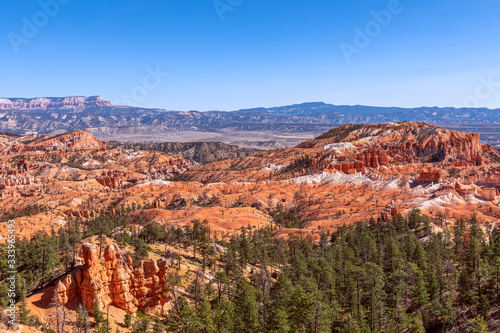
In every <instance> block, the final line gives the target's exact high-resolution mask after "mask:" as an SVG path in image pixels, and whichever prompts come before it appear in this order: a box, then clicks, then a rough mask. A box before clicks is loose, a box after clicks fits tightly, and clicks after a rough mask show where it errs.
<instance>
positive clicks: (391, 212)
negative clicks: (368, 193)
mask: <svg viewBox="0 0 500 333" xmlns="http://www.w3.org/2000/svg"><path fill="white" fill-rule="evenodd" d="M396 215H398V207H397V206H395V205H394V202H391V203H390V204H388V205H387V206H385V208H384V209H383V210H382V212H381V213H380V218H381V219H382V221H384V222H386V221H388V220H389V219H391V218H392V217H393V216H396Z"/></svg>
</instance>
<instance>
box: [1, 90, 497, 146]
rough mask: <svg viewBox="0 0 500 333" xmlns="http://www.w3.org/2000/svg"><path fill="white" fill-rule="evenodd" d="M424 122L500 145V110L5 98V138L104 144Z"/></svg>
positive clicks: (281, 140)
mask: <svg viewBox="0 0 500 333" xmlns="http://www.w3.org/2000/svg"><path fill="white" fill-rule="evenodd" d="M397 121H423V122H427V123H429V124H436V125H441V126H445V127H449V128H453V129H460V130H463V131H472V132H479V133H481V134H482V140H483V142H487V143H491V144H498V143H500V128H499V127H500V126H498V124H500V109H494V110H492V109H485V108H482V109H473V108H462V109H456V108H437V107H421V108H414V109H408V108H396V107H371V106H361V105H354V106H343V105H331V104H325V103H321V102H318V103H304V104H299V105H290V106H282V107H274V108H256V109H246V110H238V111H232V112H223V111H209V112H198V111H189V112H184V111H166V110H161V109H146V108H138V107H124V106H113V105H111V104H110V103H109V102H106V101H104V100H103V99H102V98H100V97H98V96H92V97H66V98H37V99H6V98H4V99H0V131H8V132H13V133H16V134H23V133H25V132H27V131H35V132H40V133H63V132H67V131H71V130H76V129H85V128H87V129H90V131H91V132H92V133H94V134H95V135H96V136H97V137H98V138H100V139H104V140H119V141H130V142H140V141H142V142H162V141H222V142H225V143H235V144H242V143H243V144H245V143H252V144H247V145H250V146H257V147H264V146H266V145H267V146H273V145H276V146H280V145H281V146H289V145H294V144H296V143H298V142H301V141H304V139H307V138H312V137H313V136H315V135H319V134H321V133H323V132H325V131H326V130H328V129H330V128H331V127H334V126H338V125H341V124H370V123H387V122H397Z"/></svg>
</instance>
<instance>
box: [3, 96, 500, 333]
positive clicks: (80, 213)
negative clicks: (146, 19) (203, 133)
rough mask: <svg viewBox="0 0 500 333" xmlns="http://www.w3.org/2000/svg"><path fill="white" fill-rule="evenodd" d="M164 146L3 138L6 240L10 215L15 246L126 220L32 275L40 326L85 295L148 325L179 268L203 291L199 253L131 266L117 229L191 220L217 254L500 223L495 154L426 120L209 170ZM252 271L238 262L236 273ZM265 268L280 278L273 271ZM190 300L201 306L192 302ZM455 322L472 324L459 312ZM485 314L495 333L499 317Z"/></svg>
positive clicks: (159, 249) (167, 307)
mask: <svg viewBox="0 0 500 333" xmlns="http://www.w3.org/2000/svg"><path fill="white" fill-rule="evenodd" d="M94 102H95V101H94ZM102 103H104V102H102ZM103 105H104V106H106V104H103ZM141 148H144V149H141ZM159 148H161V147H158V150H155V148H154V147H152V146H144V147H141V145H137V144H135V145H122V144H117V143H116V142H114V143H113V142H103V141H100V140H98V139H96V137H95V136H94V135H93V134H92V133H91V132H90V131H88V130H77V131H73V132H69V133H65V134H60V135H50V134H29V135H23V136H19V135H16V134H10V133H3V134H1V135H0V197H1V201H0V212H1V216H0V221H1V222H2V223H0V237H2V239H3V240H6V237H7V236H8V234H7V232H8V226H7V223H6V222H7V221H8V220H12V219H14V220H15V221H16V232H17V237H18V239H22V238H25V239H26V241H27V242H28V243H29V241H30V240H31V239H38V237H40V235H41V234H42V233H43V232H46V233H47V235H56V234H58V233H59V234H61V232H62V231H64V230H69V229H68V228H70V227H71V226H72V225H73V224H74V223H79V224H80V225H81V226H80V227H81V228H83V226H86V227H88V228H90V229H92V228H93V226H94V225H97V224H98V222H99V221H100V222H99V223H102V221H111V220H113V221H118V220H119V221H125V220H126V221H127V223H126V224H124V225H120V226H119V227H116V228H115V229H113V228H109V230H108V229H106V230H105V231H103V230H101V231H96V230H97V229H95V230H94V229H92V230H93V232H89V233H87V234H85V233H82V237H83V238H82V239H80V240H78V242H75V243H74V244H73V248H72V251H73V253H74V255H72V258H69V259H68V258H67V257H64V258H66V259H64V260H66V261H65V262H64V260H62V259H61V260H60V266H58V265H57V264H54V266H53V267H52V270H53V272H52V274H49V277H47V272H44V273H42V275H41V278H39V279H36V278H35V277H33V276H31V277H30V279H31V281H30V287H29V288H27V294H28V299H27V306H28V308H29V309H30V311H31V312H30V313H31V315H36V316H37V318H38V319H39V321H40V324H39V326H38V329H42V328H43V327H45V328H47V327H48V326H47V325H48V324H47V323H48V322H49V321H50V320H49V319H48V318H49V312H50V311H51V309H53V307H54V304H56V305H57V304H58V305H57V306H61V307H64V306H66V307H67V309H68V310H67V311H69V312H68V313H69V314H68V318H76V316H77V311H76V310H77V308H78V304H79V303H81V302H82V301H84V303H85V304H86V305H87V310H88V311H89V312H90V314H94V315H95V311H94V308H93V307H92V306H90V304H93V303H94V299H95V297H97V298H98V299H99V302H100V303H99V304H100V306H98V307H99V308H101V309H102V311H104V312H106V307H108V306H109V307H110V308H111V310H110V311H111V312H110V316H111V317H112V320H110V325H111V326H112V331H113V332H114V331H115V330H116V329H119V330H121V331H122V332H127V331H129V330H130V328H128V327H127V326H126V325H124V324H121V323H122V322H123V320H124V316H125V314H126V313H133V314H135V313H136V311H140V312H141V313H142V314H146V315H149V316H151V317H155V315H156V314H159V313H167V312H168V311H173V310H172V309H173V308H174V310H175V308H176V307H178V300H177V298H176V297H178V296H177V295H176V291H175V290H176V289H175V288H172V287H171V285H174V282H172V276H170V278H169V272H172V271H174V270H176V269H179V271H180V272H182V274H187V276H188V275H189V274H191V276H190V277H188V278H187V280H188V281H190V282H193V281H196V283H198V276H199V275H197V274H198V273H196V274H194V273H193V272H195V271H200V269H201V267H203V270H204V269H205V261H203V264H201V262H199V261H198V260H197V259H196V256H197V254H196V251H197V248H196V246H195V247H193V248H192V247H190V246H187V247H182V246H176V245H175V244H172V243H168V242H167V243H159V244H151V246H150V247H149V248H148V249H147V250H146V253H145V254H144V255H143V256H142V258H138V260H135V259H134V262H133V260H132V259H131V257H128V258H127V256H125V255H124V254H123V253H125V252H130V253H132V254H133V253H134V252H138V249H139V247H138V246H135V248H134V246H131V245H126V244H124V243H121V241H120V240H119V239H120V237H121V236H120V237H119V235H123V234H129V235H132V236H133V235H135V234H136V233H139V232H142V231H144V228H145V227H146V226H148V225H149V226H150V225H156V226H160V227H161V228H163V230H190V229H189V228H190V226H191V225H192V223H193V221H195V220H196V221H203V225H204V228H207V229H206V230H208V232H209V234H210V239H213V242H214V243H213V246H214V247H215V248H216V249H218V248H219V247H221V245H215V243H216V242H217V241H220V242H224V241H226V240H229V239H231V237H240V236H241V234H242V232H244V230H247V231H246V232H255V231H258V230H263V229H265V230H269V231H270V237H271V239H273V240H275V241H277V240H278V239H283V240H288V241H290V240H293V239H295V238H296V237H300V238H301V239H302V238H308V239H310V240H311V242H312V243H311V244H313V246H317V245H318V244H323V245H324V244H325V243H324V240H325V237H327V235H328V237H330V235H335V234H338V233H339V230H344V229H343V228H345V226H354V225H355V224H356V223H357V222H358V221H365V222H368V221H372V223H374V221H379V222H380V223H391V221H396V220H398V219H399V218H400V217H401V218H403V217H407V216H410V215H411V214H415V212H417V210H418V214H419V216H420V214H421V215H422V216H427V217H428V225H427V228H429V230H430V231H429V232H430V233H434V234H437V233H440V232H441V233H443V234H446V233H447V232H452V231H453V230H454V228H455V226H456V225H457V224H460V223H463V221H465V220H469V219H471V218H472V216H475V219H476V220H477V222H478V225H479V226H480V228H481V229H482V230H483V232H484V234H485V235H487V237H489V236H488V235H491V232H492V230H493V229H494V228H495V227H496V225H497V222H498V221H500V206H499V201H498V200H499V198H500V197H499V188H500V153H499V152H498V151H497V150H496V149H494V148H492V147H491V146H489V145H486V144H482V143H481V141H480V135H479V134H474V133H465V132H460V131H455V130H449V129H444V128H441V127H436V126H431V125H428V124H426V123H422V122H399V123H386V124H373V125H343V126H340V127H336V128H334V129H331V130H329V131H327V132H325V133H324V134H322V135H320V136H319V137H317V138H315V139H313V140H309V141H304V142H302V143H300V144H298V145H297V146H295V147H293V148H281V149H271V150H247V151H245V152H242V153H234V152H233V154H232V155H231V152H229V153H228V154H224V153H222V154H220V156H216V157H213V156H212V155H210V157H209V160H208V161H210V162H209V163H207V162H208V161H207V157H206V156H205V155H203V156H205V157H204V158H199V159H198V160H193V154H191V155H184V157H180V156H177V155H171V154H168V153H165V152H162V151H159V150H161V149H159ZM169 149H171V148H169ZM221 149H222V150H223V149H224V147H221ZM232 156H234V157H232ZM228 157H229V158H228ZM96 221H97V222H96ZM106 223H108V225H111V222H106ZM113 223H114V222H113ZM113 226H114V224H113ZM467 228H469V227H467ZM78 230H79V229H78ZM467 230H469V229H467ZM172 232H173V231H172ZM426 237H427V239H428V238H429V237H430V236H429V234H427V235H426ZM58 239H59V238H58ZM332 239H333V238H332ZM145 241H146V243H149V242H147V239H146V238H145ZM153 243H154V242H153ZM92 244H94V245H92ZM221 244H222V243H221ZM323 245H322V246H323ZM218 246H219V247H218ZM70 248H71V247H70ZM175 252H176V253H175ZM76 253H78V255H77V254H76ZM167 253H174V254H176V256H170V257H169V256H167ZM59 255H62V254H59ZM76 257H78V258H77V259H75V258H76ZM132 257H134V256H133V255H132ZM172 258H175V260H174V259H172ZM139 259H141V260H142V261H141V260H139ZM143 259H150V260H145V261H144V260H143ZM75 260H76V261H77V262H76V263H75ZM215 262H216V263H217V260H215ZM259 267H260V268H259V269H260V272H262V269H263V268H262V266H259ZM279 267H280V266H277V267H276V271H278V272H279V271H280V270H281V268H279ZM20 269H21V270H22V269H23V267H20ZM256 269H257V266H255V267H253V268H252V267H251V266H248V268H246V266H245V268H244V269H243V274H244V275H246V276H250V275H251V274H253V273H254V272H255V270H256ZM283 269H284V268H283ZM271 273H272V268H271ZM271 273H270V275H272V276H273V278H272V281H276V278H277V276H278V275H273V274H271ZM275 273H276V272H275ZM200 274H201V273H200ZM203 274H205V273H203ZM207 274H208V273H207ZM443 274H444V273H443ZM44 277H45V279H44ZM25 278H26V275H25ZM207 279H209V280H211V279H213V277H209V278H207ZM151 281H154V282H151ZM155 286H156V287H155ZM179 290H180V291H178V293H179V294H182V295H187V294H189V293H190V291H188V290H187V289H179ZM195 290H196V289H195ZM264 294H265V292H264ZM54 295H56V299H57V302H54V301H53V299H54ZM96 295H97V296H96ZM358 296H359V295H358ZM174 298H175V299H174ZM187 298H188V299H189V297H187ZM192 300H193V302H197V298H196V296H195V297H194V298H193V299H192ZM179 302H180V301H179ZM492 302H493V301H492ZM342 304H343V302H340V305H342ZM492 304H493V303H492ZM197 306H198V305H196V307H197ZM373 306H374V305H373V303H372V308H371V309H372V310H370V311H373ZM109 307H108V309H109ZM179 311H180V310H179ZM363 311H368V310H367V308H365V309H364V310H363ZM63 312H64V311H63ZM461 314H463V316H465V317H467V316H468V317H467V318H469V319H470V318H473V317H474V316H472V315H470V314H467V313H466V312H465V310H464V312H463V313H461ZM424 317H425V316H424ZM459 317H460V316H459ZM138 318H141V317H137V318H134V319H133V320H136V321H137V322H138V321H139V319H138ZM341 318H342V320H341V321H342V322H343V323H344V324H345V322H347V321H349V320H348V319H346V318H349V317H342V316H341ZM373 318H374V317H373V316H372V323H371V325H372V329H375V328H374V327H376V325H378V324H376V323H375V322H374V319H373ZM488 318H489V319H488V325H490V327H494V325H496V321H495V320H497V319H494V318H491V317H488ZM424 319H425V318H424ZM68 320H69V319H68ZM75 320H76V319H75ZM92 320H93V319H92ZM424 321H425V320H424ZM42 322H43V324H42ZM58 323H59V322H58ZM344 324H342V325H344ZM43 325H45V326H43ZM57 325H59V324H57ZM311 325H312V324H311ZM332 325H333V324H332ZM339 325H340V324H339ZM342 325H340V326H342ZM345 325H347V324H345ZM380 325H383V324H380ZM387 325H389V324H387ZM425 325H427V323H426V324H425ZM429 325H430V324H429ZM433 325H434V324H433ZM435 325H438V324H435ZM450 325H451V324H450ZM35 326H36V325H35ZM340 326H339V327H340ZM41 327H42V328H41ZM57 327H58V329H59V326H57ZM68 327H69V325H68V326H67V327H66V330H67V331H76V330H73V329H70V328H68ZM307 327H310V326H307ZM315 327H316V326H315ZM342 327H343V326H342ZM377 327H378V330H381V331H384V330H383V329H382V328H381V327H382V326H377ZM387 327H388V326H387ZM426 327H427V326H426ZM25 329H26V331H28V328H25ZM63 331H64V330H63ZM180 331H182V330H179V332H180ZM185 331H186V332H188V331H189V332H195V331H196V330H191V331H190V330H185ZM306 331H307V330H306Z"/></svg>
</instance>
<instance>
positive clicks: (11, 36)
mask: <svg viewBox="0 0 500 333" xmlns="http://www.w3.org/2000/svg"><path fill="white" fill-rule="evenodd" d="M55 1H60V3H59V2H57V4H58V7H59V8H56V6H54V2H55ZM44 4H46V5H44ZM44 7H45V9H44ZM47 8H48V9H47ZM499 12H500V3H499V2H498V0H482V1H476V2H473V1H465V0H464V1H456V0H455V1H451V0H440V1H430V0H413V1H410V0H401V1H399V4H398V1H397V0H391V1H387V0H384V1H380V0H366V1H353V0H335V1H333V0H300V1H299V0H216V1H213V0H191V1H190V0H143V1H138V0H137V1H131V0H42V1H35V0H23V1H19V0H3V1H2V10H1V11H0V91H1V92H0V96H2V97H37V96H67V95H84V96H87V95H101V96H103V98H105V99H108V100H111V101H114V102H115V103H118V104H132V105H141V106H145V107H159V108H165V109H169V110H214V109H218V110H235V109H240V108H249V107H258V106H266V107H271V106H280V105H288V104H294V103H301V102H312V101H324V102H327V103H333V104H365V105H375V106H403V107H416V106H481V107H490V108H500V52H499V51H500V42H499V38H500V23H499V22H500V21H499V20H498V13H499ZM373 13H377V15H379V16H380V17H382V18H383V20H382V19H380V18H379V21H377V20H376V19H375V16H377V15H375V16H374V14H373ZM381 13H382V14H381ZM384 13H385V14H387V13H389V16H387V15H385V16H384V15H383V14H384ZM49 14H50V15H49ZM379 22H381V23H382V24H381V23H379ZM30 25H32V27H34V28H35V29H36V30H37V31H35V32H34V31H33V30H30V29H29V26H30ZM27 26H28V27H27ZM370 29H371V30H370ZM357 31H358V32H359V31H361V33H362V34H365V35H366V34H367V33H368V34H367V35H366V36H364V38H363V37H359V36H357V34H358V32H357ZM356 38H357V39H356ZM346 45H348V46H346ZM343 49H344V51H343ZM346 49H347V50H351V51H352V50H356V52H351V53H350V55H349V56H348V57H346V56H345V54H344V53H345V50H346ZM348 53H349V52H348ZM154 71H160V72H161V74H160V75H159V76H158V75H156V79H155V78H154V77H153V76H151V74H150V72H154ZM165 73H168V76H167V75H166V74H165Z"/></svg>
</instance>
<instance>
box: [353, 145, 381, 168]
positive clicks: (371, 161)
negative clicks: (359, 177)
mask: <svg viewBox="0 0 500 333" xmlns="http://www.w3.org/2000/svg"><path fill="white" fill-rule="evenodd" d="M356 159H357V160H360V161H361V162H363V165H364V166H366V167H370V168H378V167H379V166H381V165H383V166H386V167H388V166H389V161H388V159H387V153H386V152H384V151H382V150H380V149H375V148H374V149H367V150H365V151H363V152H362V153H360V154H358V155H357V156H356Z"/></svg>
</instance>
